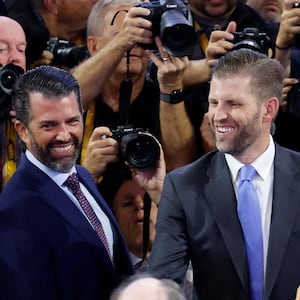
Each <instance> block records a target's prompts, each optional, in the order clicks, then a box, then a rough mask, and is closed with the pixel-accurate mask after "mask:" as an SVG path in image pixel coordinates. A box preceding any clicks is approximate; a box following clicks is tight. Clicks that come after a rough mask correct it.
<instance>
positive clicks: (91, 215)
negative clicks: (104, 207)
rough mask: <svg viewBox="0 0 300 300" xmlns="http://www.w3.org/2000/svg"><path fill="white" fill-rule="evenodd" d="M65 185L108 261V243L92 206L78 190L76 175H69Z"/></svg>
mask: <svg viewBox="0 0 300 300" xmlns="http://www.w3.org/2000/svg"><path fill="white" fill-rule="evenodd" d="M65 185H66V186H67V187H68V188H70V189H71V190H72V192H73V194H74V196H75V197H76V199H77V200H78V202H79V204H80V206H81V207H82V210H83V211H84V213H85V215H86V216H87V218H88V219H89V221H90V223H91V224H92V226H93V228H94V230H95V231H96V232H97V234H98V236H99V238H100V240H101V241H102V243H103V245H104V247H105V249H106V251H107V254H108V255H109V257H110V259H112V258H111V254H110V250H109V246H108V242H107V239H106V236H105V233H104V231H103V227H102V224H101V222H100V220H99V219H98V217H97V215H96V213H95V211H94V210H93V208H92V206H91V205H90V203H89V201H88V200H87V199H86V197H85V195H84V194H83V192H82V190H81V189H80V186H79V180H78V175H77V173H73V174H72V175H70V176H69V177H68V178H67V180H66V181H65Z"/></svg>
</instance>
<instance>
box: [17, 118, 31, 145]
mask: <svg viewBox="0 0 300 300" xmlns="http://www.w3.org/2000/svg"><path fill="white" fill-rule="evenodd" d="M14 126H15V130H16V132H17V134H18V136H19V137H20V139H21V140H22V141H23V143H24V144H25V145H26V146H27V144H28V142H29V134H28V129H27V127H26V126H25V125H24V124H23V123H22V122H21V121H19V120H16V121H15V123H14Z"/></svg>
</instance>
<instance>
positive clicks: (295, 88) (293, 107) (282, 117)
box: [274, 1, 300, 151]
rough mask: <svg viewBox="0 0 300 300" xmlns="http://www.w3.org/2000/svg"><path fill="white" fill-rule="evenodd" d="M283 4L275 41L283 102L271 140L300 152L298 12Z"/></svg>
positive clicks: (290, 3)
mask: <svg viewBox="0 0 300 300" xmlns="http://www.w3.org/2000/svg"><path fill="white" fill-rule="evenodd" d="M297 5H298V2H297V1H285V2H284V10H283V12H282V15H281V21H280V26H279V32H278V35H277V39H276V59H278V60H279V61H280V63H281V64H282V65H283V67H284V69H285V77H286V78H285V81H284V83H285V89H284V95H283V96H284V97H283V102H282V103H281V107H280V110H279V113H278V116H277V118H276V120H275V124H276V131H275V135H274V138H275V140H276V141H277V142H278V143H279V144H280V145H283V146H285V147H287V148H290V149H293V150H296V151H300V92H299V91H300V90H299V84H298V83H299V78H300V58H299V57H300V56H299V55H300V26H299V22H298V19H299V18H300V8H299V7H297Z"/></svg>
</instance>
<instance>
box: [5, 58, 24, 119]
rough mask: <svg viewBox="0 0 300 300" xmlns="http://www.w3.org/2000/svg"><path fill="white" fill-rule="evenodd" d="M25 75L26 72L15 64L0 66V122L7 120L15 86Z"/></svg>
mask: <svg viewBox="0 0 300 300" xmlns="http://www.w3.org/2000/svg"><path fill="white" fill-rule="evenodd" d="M23 73H24V70H23V69H22V68H21V67H19V66H17V65H14V64H7V65H5V66H4V67H2V66H1V65H0V121H2V120H6V117H7V115H8V112H9V111H10V109H11V93H12V89H13V86H14V85H15V83H16V82H17V80H18V79H19V77H20V76H21V75H22V74H23Z"/></svg>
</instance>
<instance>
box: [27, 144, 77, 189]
mask: <svg viewBox="0 0 300 300" xmlns="http://www.w3.org/2000/svg"><path fill="white" fill-rule="evenodd" d="M25 155H26V157H27V159H28V160H29V161H30V162H31V163H32V164H34V165H35V166H36V167H37V168H39V169H40V170H41V171H42V172H44V173H46V174H47V175H48V176H49V177H50V178H51V179H52V180H53V181H54V182H55V183H56V184H57V185H58V186H62V185H63V184H64V182H65V181H66V180H67V178H68V177H69V176H70V175H71V174H72V173H74V172H76V168H75V166H73V167H72V169H71V170H70V172H67V173H64V172H58V171H54V170H52V169H50V168H48V167H47V166H45V165H44V164H43V163H41V162H40V161H39V160H38V159H37V158H36V157H35V156H34V155H33V154H32V153H31V152H30V151H29V150H26V152H25Z"/></svg>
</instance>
